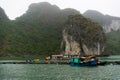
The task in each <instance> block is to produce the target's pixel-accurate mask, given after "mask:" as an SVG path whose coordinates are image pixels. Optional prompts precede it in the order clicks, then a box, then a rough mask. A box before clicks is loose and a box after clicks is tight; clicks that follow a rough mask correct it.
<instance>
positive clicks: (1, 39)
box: [0, 2, 119, 57]
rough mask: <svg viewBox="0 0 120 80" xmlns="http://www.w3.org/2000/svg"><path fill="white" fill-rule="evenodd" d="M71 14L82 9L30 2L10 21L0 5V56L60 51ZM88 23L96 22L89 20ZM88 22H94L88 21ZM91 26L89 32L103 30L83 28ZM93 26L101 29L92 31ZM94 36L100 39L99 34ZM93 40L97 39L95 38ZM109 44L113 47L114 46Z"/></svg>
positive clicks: (49, 53) (47, 53)
mask: <svg viewBox="0 0 120 80" xmlns="http://www.w3.org/2000/svg"><path fill="white" fill-rule="evenodd" d="M69 15H80V12H79V11H77V10H75V9H70V8H68V9H64V10H61V9H60V8H59V7H57V6H56V5H51V4H49V3H47V2H43V3H34V4H31V5H30V6H29V9H28V10H27V11H26V13H25V14H23V15H22V16H20V17H18V18H16V20H14V21H10V20H9V19H8V17H7V16H6V14H5V13H4V11H3V9H1V8H0V18H1V20H2V21H0V56H1V57H4V56H32V55H51V54H58V53H60V52H61V50H62V49H61V47H60V46H61V41H62V39H63V38H62V37H63V34H62V32H63V30H64V28H65V22H66V21H67V20H68V16H69ZM81 16H82V15H81ZM4 19H5V21H4ZM91 19H93V18H91ZM115 19H116V18H115ZM118 20H119V18H118ZM86 21H87V20H86V19H85V22H83V23H85V24H86V25H87V26H88V24H87V23H86ZM98 22H99V21H98ZM108 22H109V21H108ZM88 23H91V24H92V25H94V23H93V22H91V21H89V20H88ZM102 24H104V23H102ZM105 24H106V23H105ZM81 25H83V24H81ZM89 26H91V25H90V24H89ZM96 26H97V25H96ZM89 29H90V32H91V34H90V35H94V34H95V33H96V35H97V33H98V32H99V31H100V32H103V31H102V29H101V28H100V26H99V28H97V29H94V28H93V27H91V28H89V27H86V28H85V29H84V30H86V32H87V31H89ZM92 30H98V31H96V32H94V34H93V33H92ZM84 33H85V32H84ZM90 35H89V36H90ZM98 35H99V34H98ZM85 36H88V35H85ZM85 36H84V37H85ZM110 37H111V36H110ZM83 39H84V38H83ZM85 39H86V41H87V40H89V39H90V38H89V37H85ZM95 39H97V38H96V36H95ZM92 40H93V41H94V39H92ZM91 42H92V41H90V42H89V43H86V42H85V41H84V43H86V44H91ZM108 44H109V43H108ZM118 44H119V43H118ZM109 47H110V48H111V46H109ZM109 47H108V48H107V49H109ZM118 47H119V46H118ZM118 49H119V48H118ZM107 51H109V50H106V52H107Z"/></svg>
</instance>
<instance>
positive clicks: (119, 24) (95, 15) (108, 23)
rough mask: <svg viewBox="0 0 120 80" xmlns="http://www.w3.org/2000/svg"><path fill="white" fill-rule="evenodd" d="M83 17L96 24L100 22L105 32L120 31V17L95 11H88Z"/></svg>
mask: <svg viewBox="0 0 120 80" xmlns="http://www.w3.org/2000/svg"><path fill="white" fill-rule="evenodd" d="M83 16H85V17H86V18H90V19H91V20H93V21H94V22H98V23H99V24H100V25H102V27H103V29H104V30H105V32H111V31H112V30H114V31H117V30H120V17H114V16H109V15H104V14H102V13H100V12H98V11H95V10H88V11H86V12H85V13H84V14H83Z"/></svg>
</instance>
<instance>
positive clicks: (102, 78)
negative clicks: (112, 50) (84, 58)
mask: <svg viewBox="0 0 120 80" xmlns="http://www.w3.org/2000/svg"><path fill="white" fill-rule="evenodd" d="M0 80H120V65H106V66H98V67H71V66H69V65H55V64H0Z"/></svg>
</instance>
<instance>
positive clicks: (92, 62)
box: [69, 57, 106, 66]
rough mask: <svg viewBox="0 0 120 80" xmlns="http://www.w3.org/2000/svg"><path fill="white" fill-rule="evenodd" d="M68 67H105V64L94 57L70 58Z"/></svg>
mask: <svg viewBox="0 0 120 80" xmlns="http://www.w3.org/2000/svg"><path fill="white" fill-rule="evenodd" d="M69 64H70V66H98V65H105V64H106V63H105V62H99V61H98V59H97V58H96V57H84V58H82V57H81V58H71V59H70V62H69Z"/></svg>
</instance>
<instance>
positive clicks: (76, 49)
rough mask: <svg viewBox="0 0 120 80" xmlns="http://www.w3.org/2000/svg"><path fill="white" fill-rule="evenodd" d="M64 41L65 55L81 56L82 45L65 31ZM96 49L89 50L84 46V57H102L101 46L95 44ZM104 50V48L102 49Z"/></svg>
mask: <svg viewBox="0 0 120 80" xmlns="http://www.w3.org/2000/svg"><path fill="white" fill-rule="evenodd" d="M63 40H64V42H65V54H67V55H68V54H69V55H81V54H82V53H81V49H80V44H79V42H77V41H76V40H75V39H74V38H73V36H71V35H69V34H68V32H67V31H66V30H64V31H63ZM93 44H95V46H96V47H91V48H89V47H88V46H87V45H85V44H83V45H82V47H83V51H84V54H83V55H100V54H101V52H102V51H100V46H101V44H100V43H99V42H98V43H96V42H95V43H93ZM102 49H104V47H102Z"/></svg>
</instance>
